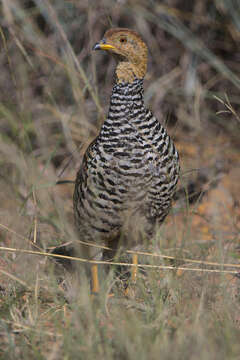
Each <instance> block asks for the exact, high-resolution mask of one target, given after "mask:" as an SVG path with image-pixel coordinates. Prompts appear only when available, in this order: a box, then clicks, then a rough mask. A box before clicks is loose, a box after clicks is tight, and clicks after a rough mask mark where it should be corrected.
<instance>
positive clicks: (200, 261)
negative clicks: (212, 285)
mask: <svg viewBox="0 0 240 360" xmlns="http://www.w3.org/2000/svg"><path fill="white" fill-rule="evenodd" d="M0 227H1V228H3V229H4V230H6V231H8V232H10V233H12V234H14V235H16V236H18V237H20V238H21V239H23V240H25V241H27V242H28V243H30V244H32V245H33V246H34V247H35V248H37V249H39V250H40V247H38V246H37V245H36V244H35V243H33V242H32V241H31V240H29V239H28V238H26V237H24V236H23V235H21V234H18V233H16V232H15V231H14V230H12V229H9V228H8V227H7V226H5V225H3V224H0ZM77 242H78V243H79V244H82V245H85V246H91V247H95V248H99V249H103V250H113V249H112V248H110V247H108V246H103V245H98V244H94V243H90V242H86V241H81V240H77ZM125 253H127V254H136V255H145V256H152V257H158V258H162V259H168V260H174V261H181V262H188V263H194V264H199V265H209V266H219V267H224V268H226V267H235V268H240V264H224V263H217V262H214V261H204V260H195V259H189V258H178V257H175V256H169V255H162V254H157V253H149V252H147V251H137V250H136V251H135V250H125ZM53 255H54V254H53ZM49 256H50V255H49ZM61 256H63V257H64V255H61ZM72 260H74V258H73V259H72ZM108 264H110V263H109V262H108Z"/></svg>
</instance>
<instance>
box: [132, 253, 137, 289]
mask: <svg viewBox="0 0 240 360" xmlns="http://www.w3.org/2000/svg"><path fill="white" fill-rule="evenodd" d="M132 262H133V264H134V265H137V264H138V256H137V254H133V256H132ZM137 273H138V267H137V266H133V267H132V271H131V280H132V281H133V282H136V280H137Z"/></svg>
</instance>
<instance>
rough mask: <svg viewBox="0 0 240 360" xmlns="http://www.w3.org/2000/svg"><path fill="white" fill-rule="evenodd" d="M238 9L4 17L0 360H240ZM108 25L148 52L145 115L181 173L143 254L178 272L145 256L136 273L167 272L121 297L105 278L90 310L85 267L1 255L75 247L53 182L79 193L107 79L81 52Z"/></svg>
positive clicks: (63, 195) (115, 282)
mask: <svg viewBox="0 0 240 360" xmlns="http://www.w3.org/2000/svg"><path fill="white" fill-rule="evenodd" d="M233 5H234V2H233V1H231V0H223V1H217V0H216V1H208V0H205V1H202V2H195V3H193V4H190V3H189V2H187V1H184V0H177V1H175V2H171V5H170V2H169V1H163V2H158V1H155V2H153V1H152V2H149V3H147V2H146V3H144V2H140V1H139V2H138V1H136V2H113V1H111V0H105V1H103V0H101V1H99V2H97V3H96V4H91V3H90V2H88V1H87V0H82V1H63V0H60V1H51V2H50V1H48V0H44V1H42V2H38V1H35V2H34V1H30V0H28V1H27V0H26V1H20V0H13V1H11V2H10V1H7V0H3V1H2V4H1V5H0V15H1V17H0V19H1V20H0V39H1V55H0V63H1V73H0V87H1V91H0V189H1V192H0V204H1V206H0V247H1V250H0V252H1V256H0V359H16V358H18V359H32V358H34V359H53V360H54V359H95V358H97V357H100V358H104V359H136V358H138V359H139V360H140V359H146V358H150V359H159V358H161V359H183V358H184V359H196V358H197V359H200V360H201V359H204V360H205V359H207V360H208V359H211V360H212V359H237V358H238V357H239V351H240V345H239V335H240V327H239V321H240V318H239V308H240V283H239V276H234V274H232V273H231V271H235V272H237V271H238V267H237V265H239V241H240V238H239V228H240V223H239V221H240V218H239V207H240V203H239V199H238V198H239V191H240V185H239V176H240V173H239V172H240V171H239V135H240V131H239V78H240V74H239V59H238V47H237V44H238V42H239V26H240V25H239V24H240V16H239V12H238V11H237V10H238V9H237V8H236V6H237V5H236V4H235V6H233ZM111 25H112V26H124V27H126V26H127V27H130V28H134V29H136V30H138V31H139V32H140V33H141V34H142V35H143V37H144V39H145V40H146V42H147V44H148V47H149V52H150V55H149V69H148V74H147V76H146V81H145V98H146V102H147V103H148V106H149V107H150V108H151V109H152V110H153V112H154V114H155V115H156V116H157V117H158V119H159V120H160V121H161V122H163V123H165V124H166V126H167V128H168V132H169V133H170V134H171V136H172V137H173V138H174V141H175V143H176V146H177V148H178V150H179V153H180V157H181V168H182V176H181V181H180V184H179V189H178V192H177V194H176V198H175V204H174V208H173V211H172V213H171V214H170V215H169V217H168V218H167V220H166V222H165V223H164V224H163V225H162V227H161V229H160V230H159V234H158V236H157V237H156V239H152V243H151V244H149V246H148V247H147V248H145V249H144V250H146V251H147V252H149V253H157V254H158V255H167V256H170V257H171V256H172V257H177V258H184V259H185V260H181V261H177V260H174V259H167V258H161V257H152V256H146V255H141V257H140V262H141V264H148V265H155V266H156V265H159V266H171V267H174V269H171V270H170V269H168V270H167V269H165V270H163V269H160V268H149V267H148V268H143V269H142V270H141V271H140V272H139V276H138V281H137V283H136V284H135V285H134V284H132V285H131V287H130V291H129V295H128V297H125V296H124V295H123V291H122V289H121V281H120V280H119V279H118V277H117V276H116V271H117V270H118V268H117V267H116V266H115V265H111V267H110V273H109V274H108V276H106V274H105V272H104V267H105V265H100V270H101V271H100V272H101V292H100V294H99V296H95V297H94V298H93V297H91V294H90V291H89V279H88V277H87V276H86V274H85V270H86V268H85V265H84V264H82V263H80V262H79V263H77V264H76V268H77V271H68V270H65V269H64V268H63V267H62V266H61V264H57V263H56V261H54V259H50V257H45V256H41V255H34V254H32V253H24V252H20V251H13V252H9V251H6V250H4V249H3V248H15V249H24V250H27V251H30V252H32V251H40V252H49V251H52V250H53V249H54V248H55V247H56V246H59V245H61V244H68V243H71V242H75V243H77V241H79V240H80V239H76V236H75V234H74V228H73V209H72V192H73V186H74V184H73V183H71V182H70V183H63V184H61V185H56V182H57V181H59V180H60V181H63V182H64V180H70V181H74V179H75V174H76V171H77V169H78V167H79V165H80V163H81V158H82V156H83V154H84V151H85V149H86V147H87V145H88V144H89V143H90V142H91V141H92V139H93V138H94V137H95V136H96V134H97V132H98V130H99V127H100V126H101V124H102V122H103V121H104V116H105V114H106V112H107V108H108V99H109V96H110V93H111V87H112V82H111V79H112V73H113V68H114V63H113V61H112V60H111V59H110V58H109V57H108V56H107V55H104V54H100V53H97V54H95V53H93V52H91V48H92V45H93V44H94V43H95V42H96V41H97V40H99V39H100V38H101V37H102V35H103V33H104V31H105V30H106V29H107V28H109V27H110V26H111ZM129 250H130V249H129ZM80 255H81V254H79V256H80ZM187 259H188V260H187ZM192 259H193V260H201V261H205V262H217V263H219V264H220V266H214V265H213V264H206V263H205V264H203V263H201V264H197V263H192V262H191V261H190V260H192ZM124 260H126V261H128V262H130V258H129V256H126V259H124ZM116 261H117V259H116ZM221 264H222V265H221ZM223 264H232V265H233V266H230V267H224V266H223ZM182 267H185V268H189V269H190V270H191V271H190V270H188V271H187V270H185V271H184V270H181V269H180V268H182ZM197 267H199V271H194V270H193V269H194V268H197ZM201 269H203V270H206V269H209V270H214V269H218V270H219V272H211V271H201ZM125 270H126V269H124V271H125ZM221 270H225V271H228V272H221ZM109 293H114V295H115V296H114V297H109V296H108V295H109Z"/></svg>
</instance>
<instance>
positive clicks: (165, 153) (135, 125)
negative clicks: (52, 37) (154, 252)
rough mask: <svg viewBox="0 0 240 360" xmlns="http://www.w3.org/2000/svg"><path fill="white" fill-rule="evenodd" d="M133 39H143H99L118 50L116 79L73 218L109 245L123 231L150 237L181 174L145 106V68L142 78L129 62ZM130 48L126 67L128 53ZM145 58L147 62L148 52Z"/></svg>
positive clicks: (122, 32)
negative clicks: (126, 48) (120, 41)
mask: <svg viewBox="0 0 240 360" xmlns="http://www.w3.org/2000/svg"><path fill="white" fill-rule="evenodd" d="M123 36H124V39H126V41H128V42H129V44H130V45H129V51H128V52H127V51H126V50H125V48H124V49H123V50H124V51H125V52H124V51H122V53H121V46H123V45H121V44H120V45H119V44H118V43H117V41H118V39H122V38H123ZM135 43H138V44H139V47H140V46H142V47H143V45H142V44H144V43H143V42H142V40H141V38H140V37H139V35H138V34H136V33H135V32H133V31H129V30H127V29H112V30H110V31H108V32H107V33H106V34H105V38H104V39H103V41H102V42H101V43H99V44H100V45H99V44H98V46H99V48H102V49H105V50H108V51H109V50H111V52H112V53H114V54H115V55H116V54H117V60H118V66H117V70H116V82H115V85H114V87H113V91H112V95H111V99H110V108H109V113H108V116H107V118H106V120H105V121H104V123H103V125H102V128H101V130H100V133H99V135H98V136H97V138H96V139H95V140H94V141H93V142H92V144H91V145H90V146H89V147H88V150H87V152H86V154H85V156H84V159H83V163H82V166H81V168H80V170H79V172H78V174H77V178H76V185H75V192H74V213H75V222H76V226H77V228H78V231H79V234H80V236H81V239H83V240H87V241H89V240H90V241H92V242H99V241H100V242H103V243H105V244H107V245H108V246H111V240H112V241H113V243H114V245H113V246H115V245H116V244H117V242H118V238H119V237H120V235H122V237H123V238H124V239H125V241H130V242H131V241H133V243H134V244H135V243H136V242H137V241H138V240H139V236H142V235H143V237H144V238H149V237H150V236H152V235H153V234H154V232H155V230H156V228H157V226H158V225H159V224H160V223H161V222H162V221H163V220H164V218H165V216H166V215H167V214H168V212H169V209H170V207H171V200H172V196H173V194H174V191H175V187H176V184H177V181H178V177H179V156H178V153H177V151H176V149H175V147H174V144H173V141H172V140H171V138H170V137H169V135H168V134H167V132H166V130H165V129H164V127H163V126H162V125H161V124H160V123H159V121H158V120H157V119H156V118H155V117H154V116H153V115H152V113H151V111H150V110H148V109H147V108H146V107H145V105H144V98H143V77H144V74H145V72H144V71H143V75H142V77H141V78H138V77H137V74H136V73H137V71H136V68H135V67H134V68H131V66H130V65H131V61H130V60H131V57H130V55H131V51H137V49H136V46H135ZM106 44H110V45H106ZM118 45H119V46H118ZM131 45H134V46H132V48H131ZM107 46H108V47H109V48H106V47H107ZM144 46H145V44H144ZM110 47H111V48H110ZM95 48H96V47H95ZM116 49H117V50H116ZM130 50H131V51H130ZM144 51H145V50H144ZM128 53H129V54H130V55H129V58H127V60H128V65H127V70H126V69H124V61H125V62H126V59H124V57H125V58H126V57H127V55H126V54H128ZM142 58H143V55H142V54H141V59H142ZM143 60H144V61H145V62H146V57H145V59H143ZM129 63H130V65H129ZM145 65H146V64H145ZM122 69H124V70H126V73H124V72H123V71H122ZM129 69H130V70H129ZM139 69H140V65H139ZM139 69H138V70H139ZM145 71H146V70H145ZM131 72H132V73H131ZM139 73H141V71H140V70H139ZM126 74H127V75H126ZM130 229H131V231H132V233H130Z"/></svg>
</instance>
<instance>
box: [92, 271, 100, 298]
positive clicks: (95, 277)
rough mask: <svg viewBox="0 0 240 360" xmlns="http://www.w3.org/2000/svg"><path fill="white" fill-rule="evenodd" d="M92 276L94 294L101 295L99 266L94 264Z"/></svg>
mask: <svg viewBox="0 0 240 360" xmlns="http://www.w3.org/2000/svg"><path fill="white" fill-rule="evenodd" d="M91 274H92V293H93V294H96V293H99V281H98V266H97V264H93V265H92V266H91Z"/></svg>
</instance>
